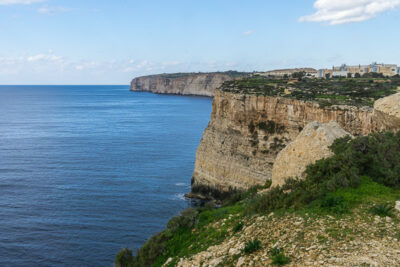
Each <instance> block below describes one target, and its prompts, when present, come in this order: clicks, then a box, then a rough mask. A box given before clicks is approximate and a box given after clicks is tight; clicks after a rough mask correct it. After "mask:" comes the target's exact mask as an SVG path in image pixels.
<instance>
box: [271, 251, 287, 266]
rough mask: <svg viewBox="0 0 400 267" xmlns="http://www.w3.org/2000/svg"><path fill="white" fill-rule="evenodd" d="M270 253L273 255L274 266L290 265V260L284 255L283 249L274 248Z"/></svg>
mask: <svg viewBox="0 0 400 267" xmlns="http://www.w3.org/2000/svg"><path fill="white" fill-rule="evenodd" d="M269 253H270V254H271V259H272V264H273V265H278V266H283V265H286V264H288V263H290V259H289V258H288V257H287V256H286V255H285V254H284V252H283V249H282V248H277V247H273V248H272V249H270V251H269Z"/></svg>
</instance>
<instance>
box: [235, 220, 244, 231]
mask: <svg viewBox="0 0 400 267" xmlns="http://www.w3.org/2000/svg"><path fill="white" fill-rule="evenodd" d="M243 226H244V224H243V222H238V223H237V224H235V226H234V227H233V229H232V230H233V232H235V233H237V232H239V231H241V230H242V229H243Z"/></svg>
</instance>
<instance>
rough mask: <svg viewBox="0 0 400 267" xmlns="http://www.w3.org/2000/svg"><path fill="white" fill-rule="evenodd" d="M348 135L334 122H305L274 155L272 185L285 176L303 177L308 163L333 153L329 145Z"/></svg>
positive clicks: (279, 182)
mask: <svg viewBox="0 0 400 267" xmlns="http://www.w3.org/2000/svg"><path fill="white" fill-rule="evenodd" d="M346 135H350V134H349V133H348V132H346V131H345V130H343V129H342V128H341V127H340V126H339V125H338V124H337V123H336V122H334V121H331V122H329V123H319V122H317V121H314V122H311V123H309V124H307V126H306V127H305V128H304V129H303V131H301V132H300V134H299V135H298V136H297V137H296V139H295V140H294V141H293V142H291V143H290V144H289V145H287V146H286V147H285V148H284V149H282V151H281V152H279V154H278V156H277V157H276V160H275V164H274V167H273V169H272V186H277V185H283V184H284V183H285V180H286V178H289V177H298V178H304V171H305V170H306V167H307V166H308V165H309V164H312V163H314V162H316V161H317V160H319V159H322V158H328V157H330V156H332V155H333V152H332V151H331V150H330V149H329V147H330V146H331V145H332V144H333V142H334V141H335V140H336V139H337V138H340V137H344V136H346Z"/></svg>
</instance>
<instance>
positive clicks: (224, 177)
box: [192, 89, 391, 197]
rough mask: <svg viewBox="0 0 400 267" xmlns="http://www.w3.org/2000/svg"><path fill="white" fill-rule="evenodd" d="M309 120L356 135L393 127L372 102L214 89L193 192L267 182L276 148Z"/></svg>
mask: <svg viewBox="0 0 400 267" xmlns="http://www.w3.org/2000/svg"><path fill="white" fill-rule="evenodd" d="M383 116H384V115H383ZM312 121H317V122H320V123H328V122H330V121H335V122H337V123H338V124H339V125H340V126H341V127H342V128H343V129H344V130H346V131H347V132H349V133H351V134H352V135H355V136H358V135H365V134H368V133H370V132H371V131H378V130H383V129H390V128H391V125H386V124H385V123H383V122H382V120H378V119H377V118H376V116H375V115H374V110H373V108H370V107H354V106H329V107H321V106H320V105H319V104H318V103H315V102H312V101H302V100H296V99H291V98H285V97H274V96H265V95H256V94H245V93H232V92H228V91H224V90H222V89H221V90H220V89H218V90H216V91H215V97H214V101H213V110H212V114H211V120H210V123H209V125H208V127H207V129H206V130H205V132H204V135H203V138H202V140H201V143H200V146H199V148H198V150H197V154H196V165H195V169H194V172H193V177H192V192H193V193H195V194H200V195H203V196H204V195H208V196H211V195H213V196H214V197H223V195H222V196H221V195H220V194H221V193H222V194H224V193H229V192H230V191H232V190H245V189H248V188H249V187H251V186H254V185H257V184H263V183H265V181H266V180H268V179H271V173H272V167H273V164H274V161H275V158H276V156H277V154H278V153H279V152H280V151H281V150H282V149H283V148H284V147H285V146H286V145H287V144H288V143H290V142H291V141H292V140H294V138H295V137H296V136H297V135H298V134H299V133H300V132H301V130H302V129H303V128H304V127H305V126H306V125H307V124H308V123H310V122H312Z"/></svg>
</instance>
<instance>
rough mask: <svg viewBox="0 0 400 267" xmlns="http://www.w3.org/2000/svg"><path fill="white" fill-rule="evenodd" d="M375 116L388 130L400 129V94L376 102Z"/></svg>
mask: <svg viewBox="0 0 400 267" xmlns="http://www.w3.org/2000/svg"><path fill="white" fill-rule="evenodd" d="M374 115H375V117H376V118H377V120H379V121H380V122H381V123H382V125H384V126H385V128H386V129H391V130H396V131H397V130H398V129H400V93H397V94H394V95H390V96H387V97H384V98H381V99H378V100H377V101H375V103H374Z"/></svg>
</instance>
